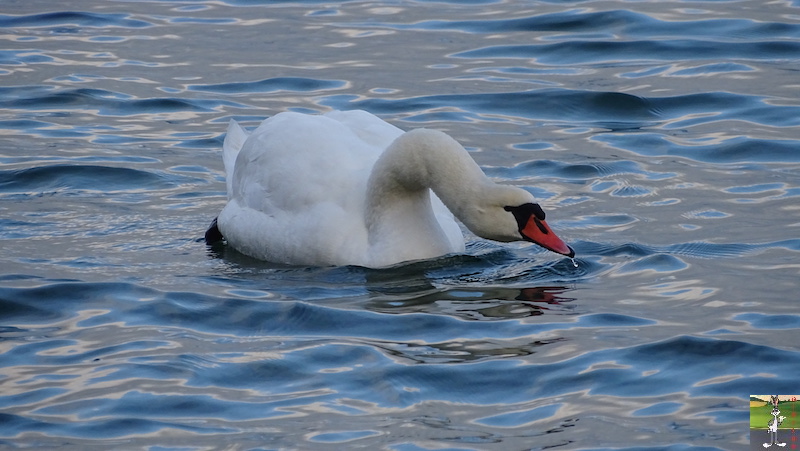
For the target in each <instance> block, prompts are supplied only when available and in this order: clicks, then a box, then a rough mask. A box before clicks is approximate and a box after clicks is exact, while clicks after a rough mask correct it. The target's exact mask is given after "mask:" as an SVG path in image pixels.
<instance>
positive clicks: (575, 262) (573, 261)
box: [570, 258, 578, 268]
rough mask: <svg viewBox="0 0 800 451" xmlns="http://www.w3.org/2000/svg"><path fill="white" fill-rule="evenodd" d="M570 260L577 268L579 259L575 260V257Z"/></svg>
mask: <svg viewBox="0 0 800 451" xmlns="http://www.w3.org/2000/svg"><path fill="white" fill-rule="evenodd" d="M570 260H572V266H574V267H576V268H577V267H578V261H577V260H575V259H574V258H570Z"/></svg>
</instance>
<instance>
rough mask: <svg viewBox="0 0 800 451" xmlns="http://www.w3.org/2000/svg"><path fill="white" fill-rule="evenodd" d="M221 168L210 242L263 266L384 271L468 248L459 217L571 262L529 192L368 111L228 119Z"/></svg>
mask: <svg viewBox="0 0 800 451" xmlns="http://www.w3.org/2000/svg"><path fill="white" fill-rule="evenodd" d="M223 161H224V165H225V172H226V176H227V187H228V204H227V205H226V206H225V208H224V209H223V210H222V212H221V213H220V214H219V216H218V218H217V219H216V220H215V222H214V224H212V227H211V228H210V229H209V231H208V232H207V233H206V241H208V242H209V243H211V242H214V241H218V240H221V239H222V238H223V237H224V239H225V240H226V241H227V243H228V245H230V246H232V247H233V248H234V249H236V250H238V251H239V252H241V253H243V254H246V255H249V256H251V257H255V258H257V259H261V260H268V261H272V262H278V263H286V264H296V265H321V266H326V265H359V266H366V267H383V266H389V265H393V264H395V263H399V262H403V261H408V260H421V259H428V258H433V257H438V256H441V255H445V254H449V253H458V252H463V251H464V238H463V236H462V233H461V229H460V228H459V226H458V224H457V223H456V221H455V220H454V218H453V214H455V216H456V217H457V218H458V219H460V220H461V221H462V222H463V223H464V225H466V226H467V228H469V229H470V230H471V231H472V232H474V233H475V234H476V235H478V236H481V237H483V238H488V239H491V240H496V241H503V242H508V241H519V240H527V241H532V242H534V243H536V244H538V245H540V246H542V247H544V248H546V249H549V250H551V251H553V252H557V253H559V254H563V255H567V256H569V257H572V256H574V255H575V252H574V251H573V250H572V248H570V247H569V246H567V245H566V244H565V243H564V242H563V241H562V240H561V239H560V238H558V237H557V236H556V235H555V233H553V232H552V230H550V228H549V227H548V226H547V223H546V222H545V221H544V219H545V216H544V212H543V211H542V209H541V208H540V207H539V205H537V204H536V203H534V199H533V196H532V195H531V194H530V193H529V192H527V191H525V190H523V189H521V188H517V187H513V186H506V185H498V184H496V183H493V182H492V181H490V180H489V179H488V178H487V177H486V175H484V173H483V171H481V169H480V168H479V167H478V165H477V164H476V163H475V161H473V160H472V158H471V157H470V155H469V154H468V153H467V151H466V150H464V148H463V147H462V146H461V145H460V144H458V143H457V142H456V141H455V140H454V139H453V138H451V137H450V136H448V135H446V134H444V133H442V132H438V131H434V130H426V129H419V130H413V131H409V132H406V133H404V132H403V131H402V130H400V129H398V128H397V127H394V126H392V125H390V124H388V123H386V122H384V121H382V120H381V119H379V118H377V117H376V116H374V115H372V114H370V113H367V112H365V111H334V112H330V113H327V114H325V115H305V114H300V113H294V112H285V113H280V114H277V115H275V116H273V117H271V118H269V119H267V120H265V121H264V122H263V123H262V124H261V125H260V126H259V127H258V128H257V129H256V130H255V131H253V132H252V133H251V134H250V135H249V136H248V134H247V133H246V132H245V131H244V130H243V129H242V128H241V127H240V126H239V124H237V123H236V122H235V121H231V123H230V125H229V127H228V134H227V136H226V138H225V142H224V144H223ZM431 190H433V192H434V193H435V195H434V194H432V193H431ZM440 199H441V200H440ZM451 212H452V213H451Z"/></svg>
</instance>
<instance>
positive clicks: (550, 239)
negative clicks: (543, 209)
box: [519, 215, 575, 258]
mask: <svg viewBox="0 0 800 451" xmlns="http://www.w3.org/2000/svg"><path fill="white" fill-rule="evenodd" d="M519 232H520V233H521V234H522V237H523V238H525V239H526V240H528V241H531V242H533V243H536V244H538V245H539V246H542V247H543V248H545V249H547V250H549V251H553V252H555V253H557V254H561V255H566V256H567V257H570V258H572V257H574V256H575V251H574V250H573V249H572V248H571V247H569V246H568V245H567V243H565V242H564V241H563V240H562V239H561V238H559V237H558V236H556V234H555V233H554V232H553V231H552V230H551V229H550V226H548V225H547V223H546V222H545V221H544V219H539V218H537V217H536V216H535V215H530V217H529V218H528V222H527V223H526V224H525V227H523V228H522V229H520V231H519Z"/></svg>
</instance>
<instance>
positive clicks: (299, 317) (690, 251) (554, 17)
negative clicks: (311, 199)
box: [0, 0, 800, 451]
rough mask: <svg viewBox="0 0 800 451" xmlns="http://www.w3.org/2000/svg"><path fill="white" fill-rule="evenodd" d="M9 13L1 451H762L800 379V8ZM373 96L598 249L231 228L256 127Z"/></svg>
mask: <svg viewBox="0 0 800 451" xmlns="http://www.w3.org/2000/svg"><path fill="white" fill-rule="evenodd" d="M0 13H2V14H1V15H0V27H1V28H2V30H1V33H0V39H2V44H0V48H1V49H3V50H0V240H2V254H1V255H0V337H1V338H2V341H1V342H0V447H6V448H8V447H10V448H13V447H21V448H22V447H31V448H39V449H52V448H56V447H58V448H59V449H81V450H83V449H152V450H156V449H157V450H173V449H174V450H189V449H191V450H195V449H196V450H201V449H203V450H204V449H230V450H239V449H307V450H323V449H326V450H327V449H350V448H361V449H376V450H377V449H384V450H398V451H410V450H423V449H458V450H464V449H468V450H472V449H476V450H484V449H485V450H521V449H544V448H557V449H627V448H637V447H646V448H656V449H657V448H663V449H667V448H668V449H720V450H732V449H748V448H749V446H750V445H749V431H748V428H749V422H748V421H749V420H748V418H749V416H748V414H749V410H748V406H749V404H748V398H749V395H751V394H777V393H789V392H796V391H797V388H798V380H800V377H798V374H800V331H799V329H800V308H799V307H798V306H799V305H800V304H798V302H800V295H799V294H798V291H799V290H798V288H800V100H798V92H800V91H799V90H800V64H798V61H800V2H798V1H797V0H785V1H769V2H766V1H763V0H742V1H697V2H695V1H689V0H687V1H677V0H676V1H659V2H655V1H652V2H648V1H638V2H636V1H615V0H607V1H603V0H598V1H544V0H542V1H530V2H502V1H489V0H487V1H482V0H476V1H470V2H456V1H453V2H447V1H438V2H437V1H417V2H411V1H408V2H398V1H386V2H381V1H367V2H362V1H352V2H338V3H333V2H331V3H329V2H322V1H297V2H293V1H283V2H266V1H265V2H261V1H256V0H219V1H205V2H202V1H179V0H175V1H156V0H153V1H102V0H86V1H82V2H76V3H74V4H71V3H70V2H52V1H47V0H5V1H4V2H3V4H2V5H1V6H0ZM355 108H359V109H365V110H368V111H370V112H372V113H374V114H376V115H379V116H380V117H382V118H384V119H385V120H387V121H389V122H391V123H393V124H395V125H397V126H398V127H401V128H404V129H411V128H415V127H428V128H436V129H440V130H443V131H446V132H447V133H449V134H451V135H452V136H453V137H455V138H456V139H457V140H459V141H460V142H461V143H463V144H464V145H465V146H466V147H467V148H468V150H469V151H470V152H471V153H472V155H473V157H474V158H475V160H476V161H477V162H478V163H479V164H480V165H481V166H482V167H483V168H484V170H485V171H486V172H487V174H489V175H490V176H491V177H493V178H495V179H496V180H498V181H501V182H503V183H508V184H514V185H519V186H522V187H524V188H526V189H528V190H531V192H533V193H534V194H535V195H536V196H537V198H538V199H540V200H541V203H542V205H543V206H544V207H545V208H546V210H547V211H548V222H549V223H550V225H551V226H552V227H553V228H554V229H555V230H556V231H557V232H558V233H559V235H560V236H561V237H562V238H564V239H565V241H567V242H568V243H570V244H571V245H572V246H573V247H574V248H575V250H576V252H577V258H576V263H577V267H575V266H573V263H572V262H571V261H570V260H569V259H567V258H562V257H560V256H558V255H556V254H553V253H549V252H545V251H543V250H540V249H539V248H536V247H530V246H519V245H502V244H498V243H492V242H487V241H483V240H480V239H477V238H475V237H474V236H469V237H468V244H467V253H466V255H454V256H447V257H443V258H440V259H437V260H435V261H425V262H417V263H413V264H406V265H400V266H397V267H393V268H389V269H382V270H370V269H364V268H358V267H340V268H308V267H285V266H278V265H274V264H270V263H263V262H258V261H254V260H251V259H248V258H245V257H242V256H239V255H236V254H235V253H232V252H230V251H220V250H214V249H208V248H207V247H206V246H205V244H204V243H203V242H202V241H201V238H202V235H203V232H204V231H205V228H206V227H207V226H208V224H209V223H210V221H211V220H212V219H213V218H214V216H215V215H216V214H217V213H218V212H219V210H220V209H221V208H222V206H223V205H224V203H225V182H224V175H223V169H222V159H221V145H222V140H223V138H224V133H225V130H226V124H227V122H228V121H229V120H230V119H231V118H235V119H237V120H239V121H241V122H242V124H243V125H244V126H245V127H248V128H252V127H254V126H256V125H257V124H258V123H259V122H260V121H261V120H263V119H264V118H266V117H268V116H271V115H273V114H275V113H278V112H280V111H286V110H295V111H302V112H325V111H329V110H331V109H355ZM799 424H800V423H799Z"/></svg>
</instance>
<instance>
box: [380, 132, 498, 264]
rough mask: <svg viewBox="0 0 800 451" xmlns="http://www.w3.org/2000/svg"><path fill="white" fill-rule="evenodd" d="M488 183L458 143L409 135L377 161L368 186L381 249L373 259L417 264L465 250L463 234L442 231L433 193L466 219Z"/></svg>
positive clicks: (440, 137) (433, 134)
mask: <svg viewBox="0 0 800 451" xmlns="http://www.w3.org/2000/svg"><path fill="white" fill-rule="evenodd" d="M487 183H491V182H489V179H488V178H486V176H485V175H484V173H483V171H481V169H480V167H478V165H477V164H476V163H475V161H473V160H472V157H470V156H469V153H467V151H466V150H465V149H464V148H463V147H462V146H461V145H460V144H458V142H456V141H455V140H454V139H453V138H451V137H449V136H448V135H446V134H444V133H442V132H438V131H434V130H426V129H419V130H412V131H410V132H407V133H404V134H403V135H401V136H400V137H398V138H397V139H396V140H395V141H394V142H393V143H392V144H391V145H390V146H389V147H388V148H387V149H386V150H385V151H384V152H383V154H382V155H381V156H380V158H379V159H378V161H376V163H375V165H374V167H373V169H372V173H371V174H370V177H369V181H368V182H367V193H368V194H367V199H366V211H365V214H366V217H365V220H366V224H367V228H368V233H369V239H370V246H371V247H373V249H375V248H381V249H375V250H376V252H375V253H374V254H376V255H380V254H390V255H392V254H394V255H397V254H400V255H403V257H404V259H407V260H414V259H423V258H430V257H434V256H439V255H443V254H447V253H451V252H460V251H463V247H464V242H463V238H462V237H461V234H460V231H455V233H453V231H452V230H451V231H450V232H451V233H450V234H448V233H445V231H444V230H443V229H442V226H441V223H440V221H439V220H438V219H437V217H436V215H437V212H435V211H434V208H433V205H432V200H431V195H430V191H429V190H433V191H434V193H436V195H437V196H438V197H439V198H440V199H441V200H442V202H443V203H444V204H445V205H446V206H447V208H448V209H449V210H450V211H451V212H452V213H453V214H454V215H456V216H457V217H459V218H463V217H464V214H465V213H466V212H467V209H468V208H469V202H468V200H469V199H470V198H474V197H476V196H475V194H477V191H480V190H481V189H482V188H483V187H484V186H486V184H487ZM433 202H436V200H433ZM442 210H443V209H442ZM445 213H446V212H445ZM439 214H442V213H441V212H440V213H439ZM450 222H452V220H451V221H450ZM453 224H454V223H453ZM467 226H468V227H469V224H467ZM453 235H458V236H457V238H458V240H457V241H456V240H455V239H454V238H450V237H452V236H453ZM376 264H379V262H376Z"/></svg>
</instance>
